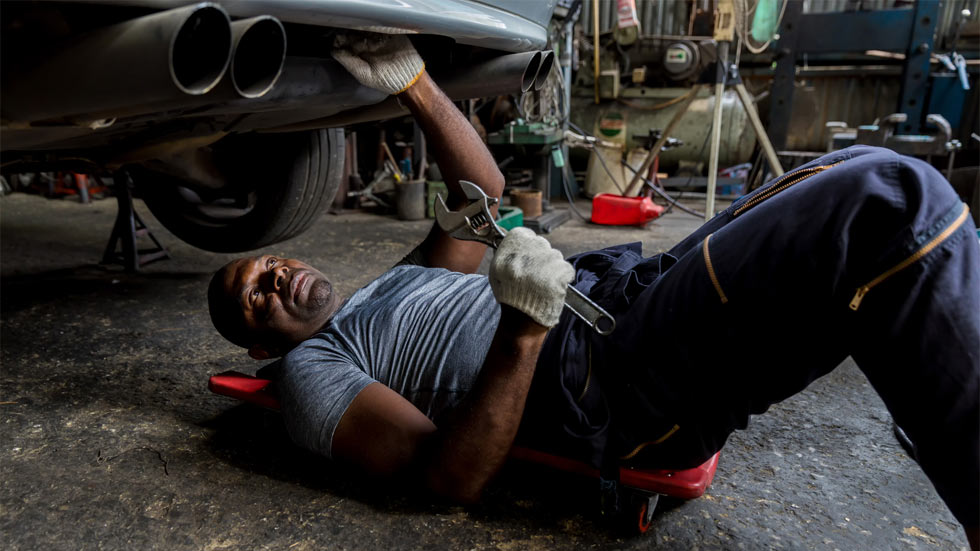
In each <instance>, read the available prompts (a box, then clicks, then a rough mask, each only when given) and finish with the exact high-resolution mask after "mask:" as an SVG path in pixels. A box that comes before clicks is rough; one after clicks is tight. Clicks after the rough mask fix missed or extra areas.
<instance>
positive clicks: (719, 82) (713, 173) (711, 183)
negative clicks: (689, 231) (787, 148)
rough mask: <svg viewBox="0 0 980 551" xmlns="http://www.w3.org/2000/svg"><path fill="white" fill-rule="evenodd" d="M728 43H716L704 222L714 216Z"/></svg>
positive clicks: (723, 41)
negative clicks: (713, 103)
mask: <svg viewBox="0 0 980 551" xmlns="http://www.w3.org/2000/svg"><path fill="white" fill-rule="evenodd" d="M728 45H729V43H728V41H725V40H722V41H721V42H719V43H718V71H717V75H716V77H715V105H714V112H713V114H712V117H711V149H710V150H709V154H708V190H707V194H706V198H705V202H704V221H705V222H707V221H708V220H711V218H712V217H713V216H714V215H715V186H716V185H717V183H718V149H719V147H721V101H722V98H723V97H724V95H725V67H726V66H727V64H728Z"/></svg>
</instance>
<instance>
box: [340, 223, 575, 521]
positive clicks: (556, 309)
mask: <svg viewBox="0 0 980 551" xmlns="http://www.w3.org/2000/svg"><path fill="white" fill-rule="evenodd" d="M574 275H575V270H574V269H573V268H572V266H571V265H570V264H568V263H567V262H565V260H564V259H563V258H562V255H561V253H560V252H558V251H557V250H555V249H552V248H551V246H550V245H549V244H548V242H547V241H546V240H545V239H544V238H543V237H539V236H536V235H534V232H532V231H531V230H528V229H525V228H516V229H514V230H512V231H511V232H510V233H508V234H507V237H505V238H504V240H503V242H501V244H500V248H499V249H497V251H496V252H495V254H494V258H493V262H492V263H491V266H490V285H491V287H492V289H493V293H494V296H495V297H496V298H497V301H498V302H499V303H500V304H501V315H500V323H499V324H498V326H497V330H496V333H495V334H494V338H493V342H492V344H491V345H490V350H489V351H488V353H487V356H486V358H485V360H484V362H483V368H482V369H481V371H480V374H479V376H478V377H477V380H476V383H475V385H474V387H473V388H472V389H471V390H470V392H469V393H468V394H467V396H466V397H465V398H464V400H463V403H462V404H461V405H460V406H459V407H458V408H457V409H456V410H455V411H454V413H453V416H452V419H451V420H450V421H449V423H448V424H447V425H446V426H443V427H438V428H437V427H436V426H435V425H434V424H433V423H432V422H431V421H430V420H429V419H428V418H427V417H426V416H425V415H423V414H422V412H420V411H419V410H418V409H416V408H415V407H414V406H413V405H412V404H411V403H409V402H408V401H407V400H405V399H404V398H402V397H401V396H400V395H398V394H396V393H395V392H394V391H392V390H391V389H389V388H388V387H386V386H384V385H382V384H380V383H374V384H371V385H369V386H368V387H367V388H365V389H364V390H362V391H361V392H360V394H358V395H357V397H356V398H355V399H354V401H353V402H352V403H351V405H350V407H349V408H348V409H347V412H346V413H345V414H344V416H343V417H342V418H341V420H340V423H339V424H338V426H337V429H336V431H335V432H334V436H333V442H332V450H333V456H334V458H336V459H339V460H342V461H345V462H347V463H350V464H353V465H355V466H357V467H359V468H361V469H363V470H365V471H367V472H369V473H372V474H379V475H388V476H395V475H400V476H402V477H404V478H406V479H419V478H421V479H422V480H424V481H425V484H426V486H427V487H428V488H429V489H431V490H432V491H434V492H436V493H438V494H440V495H443V496H446V497H449V498H451V499H455V500H458V501H465V502H471V501H474V500H476V499H477V498H478V497H479V496H480V493H481V491H482V490H483V488H484V487H485V486H486V484H487V482H489V480H490V478H491V477H492V476H493V475H494V474H495V473H496V472H497V470H499V469H500V467H501V465H503V462H504V460H505V459H506V458H507V454H508V453H509V452H510V448H511V446H512V445H513V442H514V437H515V436H516V435H517V429H518V427H519V426H520V422H521V416H522V415H523V412H524V403H525V400H526V399H527V393H528V389H529V388H530V386H531V380H532V378H533V376H534V368H535V365H536V363H537V358H538V353H539V352H540V350H541V345H542V344H543V343H544V338H545V335H546V334H547V332H548V328H549V327H553V326H554V325H555V324H557V323H558V318H559V316H560V315H561V311H562V305H563V301H564V296H565V286H566V285H567V284H568V283H569V282H571V281H572V279H573V277H574ZM474 330H479V329H478V328H474ZM420 474H421V476H419V475H420Z"/></svg>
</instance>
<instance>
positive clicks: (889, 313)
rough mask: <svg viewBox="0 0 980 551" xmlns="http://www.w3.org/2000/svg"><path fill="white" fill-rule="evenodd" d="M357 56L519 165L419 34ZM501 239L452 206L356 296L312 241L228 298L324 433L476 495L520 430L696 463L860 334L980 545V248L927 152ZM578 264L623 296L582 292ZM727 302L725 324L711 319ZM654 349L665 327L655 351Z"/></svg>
mask: <svg viewBox="0 0 980 551" xmlns="http://www.w3.org/2000/svg"><path fill="white" fill-rule="evenodd" d="M335 47H336V50H335V52H334V54H333V55H334V57H335V58H336V59H337V60H338V61H340V62H341V63H342V64H343V65H344V66H345V67H346V68H347V69H348V70H349V71H350V72H351V73H352V74H353V75H354V76H355V77H356V78H357V79H358V80H359V81H360V82H361V83H363V84H365V85H366V86H371V87H374V88H377V89H379V90H383V91H386V92H388V93H390V94H393V95H397V97H398V98H399V100H400V101H401V102H402V103H403V104H405V105H406V106H407V107H408V108H409V110H410V111H411V112H412V114H413V116H414V117H415V119H416V121H417V122H418V124H419V125H420V126H421V128H422V129H423V131H424V132H425V134H426V137H427V139H428V142H429V143H430V144H431V146H432V147H431V150H432V151H434V152H435V153H434V155H435V157H436V159H437V161H438V163H439V166H440V168H441V170H442V173H443V176H444V179H445V180H446V182H447V185H448V187H449V190H450V194H449V207H450V208H451V209H459V208H460V207H461V206H463V204H464V198H463V195H462V193H461V191H460V187H459V184H458V182H459V180H468V181H471V182H473V183H475V184H476V185H477V186H479V187H480V188H481V189H482V190H483V191H484V192H485V193H486V194H487V195H489V196H491V197H499V196H500V195H501V193H502V191H503V187H504V181H503V177H502V175H501V174H500V171H499V170H498V169H497V166H496V163H495V162H494V160H493V158H492V156H491V155H490V153H489V151H488V150H487V149H486V147H485V145H484V144H483V143H482V141H481V140H480V138H479V137H478V136H477V134H476V133H475V131H474V130H473V129H472V127H471V126H470V124H469V122H468V121H467V120H466V118H465V117H464V116H463V115H462V114H461V113H460V112H459V111H458V110H457V109H456V107H455V106H454V105H453V103H452V102H451V101H450V100H449V99H448V98H447V97H446V96H445V95H444V94H443V93H442V92H441V90H439V88H438V87H437V86H436V85H435V83H434V82H433V81H432V80H431V79H430V78H429V76H428V74H427V73H426V71H425V66H424V63H423V61H422V59H421V57H420V56H419V55H418V54H417V52H416V51H415V49H414V48H413V47H412V45H411V43H410V42H409V40H408V39H407V38H405V37H403V36H381V35H372V37H370V38H369V37H368V35H356V36H355V35H350V36H342V37H338V38H337V42H336V44H335ZM484 253H485V245H483V244H481V243H477V242H472V241H459V240H455V239H452V238H451V237H449V236H448V235H446V234H445V233H444V232H442V231H441V230H440V229H439V228H438V227H437V226H434V227H433V228H432V230H431V231H430V233H429V234H428V235H427V237H426V238H425V240H424V241H423V242H422V243H421V244H420V245H419V246H418V247H417V248H416V249H415V250H413V251H412V252H411V253H410V254H409V255H408V256H406V257H405V258H404V259H402V260H401V261H400V262H399V263H398V264H396V265H395V267H393V268H392V269H391V270H389V271H388V272H385V273H384V274H382V275H381V276H380V277H379V278H378V279H376V280H375V281H374V282H372V283H370V284H368V285H367V286H365V287H364V288H362V289H360V290H358V291H357V292H355V293H354V294H353V295H352V296H351V297H348V298H347V299H346V300H345V299H343V298H341V297H340V296H338V295H337V293H335V292H334V290H333V287H332V285H331V283H330V281H329V280H328V279H327V278H326V276H324V275H323V274H322V273H321V272H319V271H317V270H316V269H314V268H312V267H311V266H308V265H306V264H304V263H302V262H300V261H298V260H293V259H282V258H276V257H272V256H260V257H253V258H242V259H239V260H236V261H234V262H231V263H229V264H228V265H226V266H225V267H223V268H222V269H221V270H219V271H218V272H217V273H216V274H215V276H214V278H213V279H212V281H211V285H210V286H209V289H208V299H209V305H210V311H211V316H212V320H213V321H214V325H215V327H216V328H217V329H218V331H219V332H220V333H221V334H222V335H223V336H225V337H226V338H228V339H229V340H230V341H231V342H233V343H235V344H238V345H240V346H243V347H245V348H248V350H249V354H250V355H251V356H252V357H253V358H256V359H268V358H273V357H281V358H282V359H281V360H280V361H279V362H278V363H277V364H276V366H275V369H274V372H275V374H276V375H275V378H276V384H277V389H278V392H279V398H280V402H281V404H282V412H283V416H284V421H285V423H286V426H287V429H288V431H289V433H290V435H291V436H292V438H293V439H294V440H295V441H296V442H297V443H298V444H300V445H302V446H304V447H306V448H309V449H311V450H313V451H315V452H318V453H320V454H322V455H324V456H326V457H330V458H333V459H336V460H338V461H342V462H345V463H349V464H352V465H355V466H357V467H358V468H360V469H362V470H364V471H365V472H367V473H370V474H373V475H380V476H396V477H414V478H420V479H422V480H424V483H425V485H426V486H427V487H428V488H429V489H431V490H432V491H434V492H435V493H437V494H441V495H444V496H448V497H450V498H453V499H456V500H460V501H474V500H476V499H478V498H479V496H480V493H481V491H482V490H483V488H484V487H485V486H486V484H487V483H488V481H489V480H490V479H491V477H492V476H493V475H494V473H496V472H497V470H498V469H499V468H500V467H501V465H502V464H503V462H504V460H505V459H506V457H507V455H508V452H509V450H510V448H511V446H512V445H513V443H514V441H515V438H516V437H518V432H519V430H520V437H521V438H522V439H525V438H526V439H527V440H528V441H530V442H533V443H534V447H535V448H538V449H543V450H545V451H551V452H554V453H558V454H562V455H566V456H570V457H574V458H577V459H581V460H583V461H587V462H589V463H591V464H593V465H594V466H597V467H607V466H609V465H620V464H628V465H637V466H644V467H648V468H689V467H693V466H696V465H698V464H700V463H702V462H704V461H705V460H706V459H707V458H709V457H711V456H712V455H713V454H714V453H716V452H717V451H718V450H720V449H721V447H722V446H723V445H724V443H725V440H726V439H727V438H728V435H729V434H731V432H732V431H734V430H735V429H741V428H745V427H746V426H747V424H748V419H749V416H750V415H752V414H758V413H762V412H764V411H765V410H766V409H767V408H768V407H769V406H770V405H772V404H774V403H776V402H779V401H781V400H783V399H785V398H787V397H789V396H791V395H793V394H795V393H797V392H799V391H800V390H802V389H803V388H805V387H806V386H807V385H808V384H809V383H810V382H811V381H813V380H815V379H817V378H819V377H821V376H822V375H824V374H826V373H828V372H830V371H831V370H832V369H834V367H836V366H837V365H838V364H840V362H841V361H842V360H844V359H845V358H846V357H848V356H852V357H853V358H854V360H855V362H856V363H857V364H858V366H859V367H860V368H861V370H862V371H863V372H864V373H865V375H866V376H867V377H868V379H869V381H870V382H871V384H872V385H873V387H874V388H875V390H876V391H877V392H878V394H879V395H880V396H881V397H882V399H883V400H884V402H885V404H886V406H887V407H888V409H889V410H890V412H891V413H892V415H893V417H894V419H895V420H896V422H897V423H898V424H899V425H900V426H901V427H902V428H903V429H904V431H905V432H906V434H908V436H909V437H910V438H911V440H912V441H913V442H914V443H915V446H916V453H917V460H918V462H919V464H920V465H921V466H922V468H923V470H924V471H925V472H926V474H927V475H928V476H929V478H930V480H931V481H932V483H933V484H934V486H935V487H936V490H937V491H938V492H939V495H940V496H941V497H942V498H943V500H944V501H945V502H946V504H947V505H948V506H949V507H950V509H951V510H952V512H953V514H954V515H955V516H956V518H957V519H958V520H959V521H960V522H961V523H962V524H963V525H964V527H965V529H966V531H967V535H968V538H969V540H970V543H971V546H972V547H973V548H974V549H977V548H978V529H977V526H978V524H980V520H978V517H980V505H978V501H980V483H978V474H980V460H978V434H980V413H978V396H980V251H978V243H977V238H976V228H975V226H974V224H973V222H972V220H971V219H970V216H969V212H968V210H967V208H966V206H965V205H964V204H963V203H962V202H960V201H959V199H958V198H957V197H956V195H955V194H954V193H953V191H952V189H951V188H950V186H949V185H948V183H947V182H946V181H945V180H944V179H943V178H942V177H941V176H940V175H939V173H938V172H936V171H935V170H933V169H932V168H931V167H930V166H928V165H926V164H925V163H923V162H921V161H918V160H915V159H912V158H907V157H902V156H899V155H896V154H895V153H893V152H890V151H888V150H884V149H879V148H872V147H860V146H858V147H852V148H848V149H846V150H842V151H838V152H834V153H831V154H828V155H826V156H824V157H822V158H820V159H817V160H815V161H813V162H811V163H809V164H807V165H805V166H803V167H801V168H800V169H798V170H796V171H793V172H792V173H790V174H787V175H785V176H784V177H781V178H779V179H778V180H776V181H774V182H772V183H770V184H769V185H767V186H765V187H763V188H761V189H759V190H756V191H755V192H753V193H752V194H750V195H748V196H746V197H743V198H741V199H739V200H738V201H736V202H735V203H733V204H732V205H731V207H729V208H728V209H726V210H725V211H723V212H722V213H720V214H718V215H717V216H715V217H714V218H713V219H712V220H711V221H709V222H707V223H706V224H705V225H704V226H702V227H701V228H700V229H698V230H697V231H695V232H694V233H693V234H691V235H690V236H688V237H687V238H685V239H684V240H683V241H681V243H679V244H678V245H676V246H675V247H674V248H672V249H671V250H670V251H668V252H667V253H664V254H660V255H655V256H653V257H650V258H643V257H642V256H641V254H640V247H639V245H638V244H628V245H620V246H616V247H610V248H607V249H603V250H601V251H593V252H590V253H584V254H581V255H577V256H575V257H572V258H570V259H568V260H567V261H566V260H564V259H562V256H561V254H560V253H559V252H558V251H556V250H554V249H553V248H551V246H550V245H549V244H548V242H547V241H546V240H545V239H543V238H541V237H538V236H535V235H534V234H533V233H532V232H531V231H529V230H526V229H523V228H517V229H515V230H513V231H511V232H509V233H508V234H507V236H506V237H505V238H504V240H503V241H502V243H501V244H500V247H499V248H498V249H497V250H496V251H495V254H494V256H493V261H492V263H491V267H490V274H489V277H484V276H480V275H477V274H475V273H474V272H475V271H476V269H477V268H478V266H479V265H480V262H481V260H482V258H483V256H484ZM566 284H573V285H574V286H575V287H576V288H577V289H579V290H580V291H582V292H584V293H585V294H587V295H588V296H589V297H590V298H591V299H592V300H593V301H595V302H596V303H598V304H599V305H600V306H601V307H603V308H604V309H606V310H607V311H609V312H610V313H611V314H612V315H613V316H614V318H615V319H616V320H617V329H616V331H615V332H614V333H612V334H611V335H608V336H600V335H597V334H595V333H593V332H592V331H591V330H590V329H589V328H588V327H586V326H585V325H584V324H583V323H582V322H581V321H579V320H578V319H577V318H575V317H573V316H571V315H570V314H569V313H567V312H564V313H563V311H562V303H563V298H564V296H565V286H566ZM706 322H710V323H711V324H712V326H713V327H718V328H721V329H720V334H716V338H717V339H718V340H719V345H717V346H706V345H705V344H704V343H703V342H702V341H701V339H700V338H699V337H698V335H700V334H701V331H700V329H701V328H702V327H703V324H704V323H706ZM651 351H656V353H655V354H653V353H651Z"/></svg>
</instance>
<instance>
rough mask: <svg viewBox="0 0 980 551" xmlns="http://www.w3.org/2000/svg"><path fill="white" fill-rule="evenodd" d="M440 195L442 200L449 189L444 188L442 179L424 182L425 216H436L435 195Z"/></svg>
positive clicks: (444, 184) (447, 194) (446, 195)
mask: <svg viewBox="0 0 980 551" xmlns="http://www.w3.org/2000/svg"><path fill="white" fill-rule="evenodd" d="M437 195H441V196H442V199H443V201H445V200H446V197H448V196H449V189H447V188H446V183H445V182H442V181H428V180H427V181H426V182H425V202H426V209H425V212H426V216H428V217H429V218H435V217H436V210H435V204H436V196H437Z"/></svg>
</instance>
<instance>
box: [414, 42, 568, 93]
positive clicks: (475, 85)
mask: <svg viewBox="0 0 980 551" xmlns="http://www.w3.org/2000/svg"><path fill="white" fill-rule="evenodd" d="M552 57H554V56H552ZM541 58H542V56H541V52H522V53H519V54H510V55H503V56H500V57H495V58H493V59H491V60H489V61H484V62H483V63H477V64H476V65H470V66H468V67H462V68H455V67H454V68H452V69H450V70H448V71H443V72H442V73H436V74H434V75H433V77H432V78H433V79H435V80H436V82H438V83H439V86H441V87H442V89H443V90H444V91H445V92H446V95H447V96H449V97H451V98H453V99H454V100H461V99H472V98H484V97H490V96H502V95H504V94H514V93H517V92H521V93H524V92H527V91H528V90H530V89H531V87H532V86H534V77H535V76H536V75H537V74H538V69H539V68H540V67H541Z"/></svg>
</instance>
